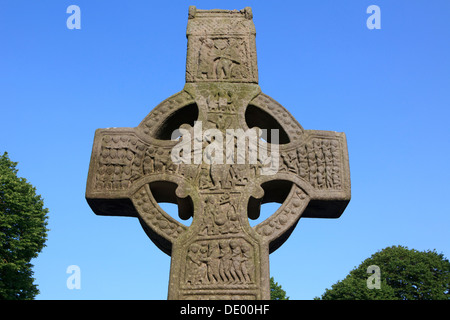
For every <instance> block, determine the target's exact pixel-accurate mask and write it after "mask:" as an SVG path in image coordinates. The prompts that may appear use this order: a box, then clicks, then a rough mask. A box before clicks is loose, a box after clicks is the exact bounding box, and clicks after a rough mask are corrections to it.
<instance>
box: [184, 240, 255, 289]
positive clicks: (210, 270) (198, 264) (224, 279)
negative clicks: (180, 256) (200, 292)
mask: <svg viewBox="0 0 450 320" xmlns="http://www.w3.org/2000/svg"><path fill="white" fill-rule="evenodd" d="M253 260H254V257H253V248H252V246H251V245H249V244H248V243H247V242H246V241H245V240H243V239H241V238H233V239H231V240H226V239H224V240H209V241H203V242H200V243H199V242H195V243H193V244H191V245H190V247H189V249H188V254H187V263H186V275H185V282H186V284H190V285H212V284H224V285H233V284H249V283H254V281H255V279H254V273H255V268H254V261H253Z"/></svg>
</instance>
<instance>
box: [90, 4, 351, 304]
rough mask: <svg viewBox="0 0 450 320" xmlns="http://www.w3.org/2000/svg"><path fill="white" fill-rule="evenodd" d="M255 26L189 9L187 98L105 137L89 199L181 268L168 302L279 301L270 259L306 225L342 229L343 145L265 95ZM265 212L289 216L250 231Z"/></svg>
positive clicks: (247, 14)
mask: <svg viewBox="0 0 450 320" xmlns="http://www.w3.org/2000/svg"><path fill="white" fill-rule="evenodd" d="M252 19H253V17H252V12H251V9H250V8H245V9H243V10H241V11H237V10H233V11H228V10H197V9H196V8H195V7H193V6H191V7H190V8H189V20H188V26H187V39H188V49H187V60H186V61H187V63H186V85H185V87H184V89H183V90H182V91H180V92H179V93H177V94H175V95H173V96H171V97H169V98H167V99H166V100H164V101H163V102H161V103H160V104H159V105H158V106H156V107H155V108H154V109H153V110H152V111H151V112H150V114H149V115H148V116H147V117H145V118H144V120H143V121H142V122H141V123H140V124H139V125H138V126H137V127H136V128H109V129H98V130H97V131H96V133H95V139H94V145H93V150H92V157H91V162H90V166H89V175H88V181H87V188H86V199H87V201H88V203H89V205H90V206H91V208H92V210H93V211H94V212H95V213H96V214H99V215H114V216H131V217H137V218H138V219H139V221H140V223H141V225H142V227H143V229H144V230H145V232H146V233H147V235H148V236H149V238H150V239H151V240H152V241H153V242H154V243H155V244H156V245H157V246H158V247H159V248H160V249H161V250H162V251H164V252H165V253H167V254H168V255H170V256H171V257H172V260H171V270H170V281H169V294H168V298H169V299H270V290H269V278H270V276H269V254H270V253H272V252H273V251H275V250H276V249H277V248H278V247H280V246H281V245H282V244H283V242H284V241H286V239H287V238H288V237H289V235H290V234H291V232H292V231H293V229H294V228H295V226H296V224H297V222H298V221H299V219H300V217H303V218H305V217H308V218H337V217H339V216H340V215H341V214H342V213H343V211H344V209H345V207H346V206H347V204H348V202H349V201H350V172H349V163H348V153H347V143H346V138H345V134H344V133H338V132H332V131H316V130H304V129H303V128H302V126H301V125H300V124H299V123H298V122H297V121H296V120H295V119H294V118H293V117H292V115H291V114H290V113H289V112H288V111H287V110H286V109H285V108H283V107H282V106H281V105H280V104H279V103H277V102H276V101H275V100H273V99H272V98H270V97H269V96H267V95H265V94H264V93H262V92H261V89H260V87H259V85H258V70H257V63H256V46H255V34H256V33H255V27H254V24H253V20H252ZM251 128H258V130H255V132H256V141H253V142H252V141H250V140H251V138H252V136H251V132H252V131H251ZM259 129H262V130H259ZM264 129H265V130H267V132H266V131H264ZM262 132H264V135H262ZM269 133H270V134H269ZM242 135H244V138H243V139H241V138H242ZM253 137H255V136H253ZM263 138H264V139H265V141H264V140H263ZM245 139H247V140H248V141H247V140H245ZM253 140H254V139H253ZM222 146H224V148H223V149H221V147H222ZM243 146H244V150H245V151H243V152H242V147H243ZM239 147H240V148H241V153H239V150H238V149H239ZM222 150H223V151H222ZM252 154H253V155H254V157H253V159H250V158H251V155H252ZM251 160H253V161H251ZM158 202H170V203H175V204H178V210H179V216H180V218H182V219H189V218H190V217H193V219H192V223H191V225H190V226H189V227H187V226H185V225H184V224H182V223H180V222H178V221H177V220H175V219H174V218H172V217H171V216H170V215H168V214H167V213H166V212H164V211H163V210H162V209H161V207H160V206H159V205H158ZM266 202H279V203H282V205H281V207H280V208H279V209H278V210H277V211H276V212H275V213H274V214H272V215H271V216H270V217H269V218H267V219H266V220H265V221H263V222H261V223H259V224H258V225H256V226H254V227H250V224H249V220H248V219H249V218H250V219H256V218H258V217H259V210H260V206H261V204H262V203H266Z"/></svg>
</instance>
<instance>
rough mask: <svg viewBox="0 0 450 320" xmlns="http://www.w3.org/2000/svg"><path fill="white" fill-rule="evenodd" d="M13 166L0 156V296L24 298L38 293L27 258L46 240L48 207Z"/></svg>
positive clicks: (14, 164) (8, 160)
mask: <svg viewBox="0 0 450 320" xmlns="http://www.w3.org/2000/svg"><path fill="white" fill-rule="evenodd" d="M16 166H17V162H12V161H11V160H10V159H9V157H8V154H7V153H6V152H5V153H4V154H3V155H2V156H0V299H8V300H16V299H17V300H19V299H20V300H25V299H33V298H34V297H35V296H36V295H37V294H38V293H39V290H38V288H37V285H35V284H33V281H34V278H33V271H32V270H31V268H32V267H33V265H32V264H31V263H30V261H31V259H32V258H35V257H37V255H38V253H39V252H40V251H41V250H42V248H43V247H44V243H45V241H46V239H47V231H48V229H47V228H46V226H47V213H48V209H46V208H44V202H43V200H42V199H41V196H40V195H36V188H34V187H33V186H32V185H31V184H29V183H28V182H27V180H26V179H24V178H19V177H17V171H18V170H17V169H16Z"/></svg>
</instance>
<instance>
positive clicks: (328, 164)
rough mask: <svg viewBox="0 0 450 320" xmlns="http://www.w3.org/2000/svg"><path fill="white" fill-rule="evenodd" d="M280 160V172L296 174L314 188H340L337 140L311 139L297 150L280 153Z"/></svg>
mask: <svg viewBox="0 0 450 320" xmlns="http://www.w3.org/2000/svg"><path fill="white" fill-rule="evenodd" d="M281 158H282V162H281V165H280V171H281V172H283V171H284V172H286V171H287V172H292V173H295V174H298V175H299V176H300V177H301V178H302V179H304V180H306V181H309V183H311V185H312V186H313V187H314V188H318V189H340V188H341V177H340V163H341V161H340V154H339V142H338V140H328V139H313V140H312V141H311V142H309V143H307V144H305V145H304V146H303V147H301V148H299V149H296V150H291V151H288V152H281Z"/></svg>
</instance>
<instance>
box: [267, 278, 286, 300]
mask: <svg viewBox="0 0 450 320" xmlns="http://www.w3.org/2000/svg"><path fill="white" fill-rule="evenodd" d="M270 300H289V297H287V296H286V291H284V290H283V289H282V288H281V285H279V284H278V282H275V280H274V279H273V277H270Z"/></svg>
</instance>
